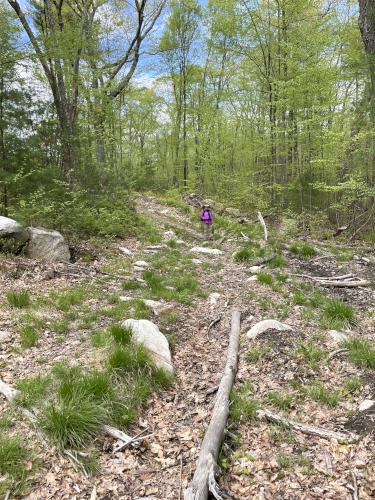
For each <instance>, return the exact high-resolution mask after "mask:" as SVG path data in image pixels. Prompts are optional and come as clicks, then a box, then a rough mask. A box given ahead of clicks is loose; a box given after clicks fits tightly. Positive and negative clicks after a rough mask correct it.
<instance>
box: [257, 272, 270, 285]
mask: <svg viewBox="0 0 375 500" xmlns="http://www.w3.org/2000/svg"><path fill="white" fill-rule="evenodd" d="M257 281H258V282H259V283H263V284H264V285H272V283H273V277H272V274H269V273H258V274H257Z"/></svg>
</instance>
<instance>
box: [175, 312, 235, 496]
mask: <svg viewBox="0 0 375 500" xmlns="http://www.w3.org/2000/svg"><path fill="white" fill-rule="evenodd" d="M239 343H240V312H239V311H233V313H232V327H231V333H230V337H229V347H228V354H227V362H226V365H225V369H224V374H223V377H222V379H221V382H220V386H219V390H218V393H217V396H216V401H215V406H214V409H213V412H212V418H211V422H210V424H209V426H208V429H207V432H206V434H205V436H204V439H203V443H202V446H201V450H200V453H199V458H198V461H197V467H196V470H195V473H194V477H193V479H192V481H191V483H190V485H189V486H188V488H187V489H186V490H185V493H184V499H185V500H206V499H207V498H208V493H209V492H210V493H211V494H212V495H213V496H215V498H217V499H218V498H221V497H220V494H219V491H218V488H217V484H216V481H215V471H216V469H217V467H218V465H217V459H218V456H219V451H220V447H221V443H222V441H223V438H224V430H225V426H226V423H227V419H228V415H229V395H230V391H231V390H232V387H233V383H234V379H235V376H236V373H237V356H238V348H239Z"/></svg>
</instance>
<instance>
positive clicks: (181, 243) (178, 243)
mask: <svg viewBox="0 0 375 500" xmlns="http://www.w3.org/2000/svg"><path fill="white" fill-rule="evenodd" d="M176 243H177V245H186V243H185V242H184V240H176Z"/></svg>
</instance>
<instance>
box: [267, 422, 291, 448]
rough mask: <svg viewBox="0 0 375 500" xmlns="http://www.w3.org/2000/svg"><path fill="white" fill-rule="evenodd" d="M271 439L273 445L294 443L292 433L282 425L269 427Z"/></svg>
mask: <svg viewBox="0 0 375 500" xmlns="http://www.w3.org/2000/svg"><path fill="white" fill-rule="evenodd" d="M270 434H271V438H272V440H273V441H274V442H275V443H294V441H295V438H294V435H293V433H292V432H291V431H290V429H288V427H287V426H285V425H283V424H281V423H280V424H272V425H271V426H270Z"/></svg>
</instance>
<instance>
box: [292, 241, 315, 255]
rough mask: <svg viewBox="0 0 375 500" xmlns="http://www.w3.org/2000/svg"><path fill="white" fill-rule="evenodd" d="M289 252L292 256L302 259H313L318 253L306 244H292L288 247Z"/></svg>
mask: <svg viewBox="0 0 375 500" xmlns="http://www.w3.org/2000/svg"><path fill="white" fill-rule="evenodd" d="M289 251H290V252H291V253H293V254H294V255H298V256H299V257H301V258H302V259H309V258H311V257H315V255H317V253H318V252H317V251H316V249H315V248H314V247H313V246H311V245H308V244H307V243H300V244H298V243H292V244H291V245H290V247H289Z"/></svg>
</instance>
